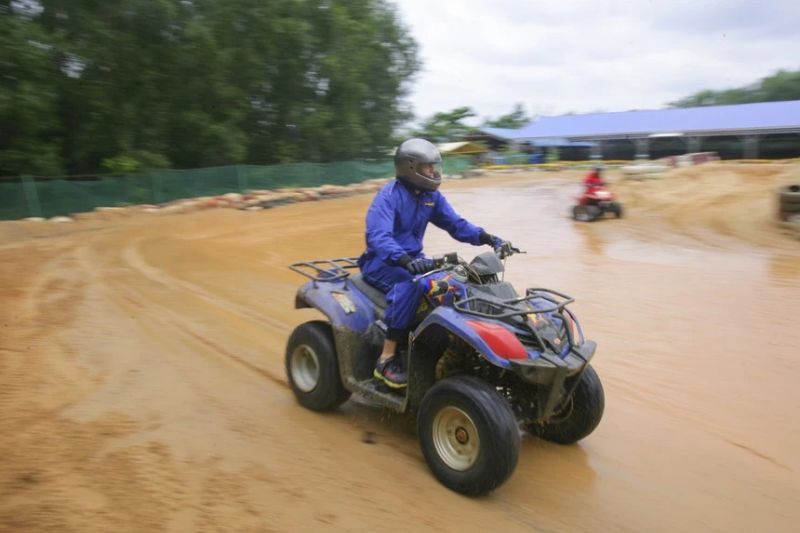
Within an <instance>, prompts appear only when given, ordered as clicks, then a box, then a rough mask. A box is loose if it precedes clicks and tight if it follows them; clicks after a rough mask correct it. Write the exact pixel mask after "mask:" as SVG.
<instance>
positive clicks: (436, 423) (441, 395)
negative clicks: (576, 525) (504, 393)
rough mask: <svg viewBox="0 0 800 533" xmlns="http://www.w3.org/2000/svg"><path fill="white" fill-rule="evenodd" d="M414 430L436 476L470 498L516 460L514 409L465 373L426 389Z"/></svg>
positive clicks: (502, 476) (517, 443)
mask: <svg viewBox="0 0 800 533" xmlns="http://www.w3.org/2000/svg"><path fill="white" fill-rule="evenodd" d="M417 434H418V435H419V442H420V447H421V448H422V454H423V455H424V456H425V461H426V462H427V463H428V467H429V468H430V469H431V471H432V472H433V475H434V476H436V479H438V480H439V481H440V482H441V483H442V484H443V485H444V486H446V487H447V488H449V489H452V490H454V491H456V492H460V493H462V494H467V495H469V496H478V495H480V494H485V493H487V492H489V491H491V490H493V489H495V488H497V487H498V486H500V485H501V484H502V483H503V482H504V481H505V480H506V479H508V477H509V476H510V475H511V473H512V472H513V471H514V468H515V467H516V465H517V460H518V459H519V449H520V436H519V431H518V430H517V423H516V420H515V418H514V413H513V412H512V411H511V408H510V407H509V405H508V403H507V402H506V401H505V400H504V399H503V398H501V397H500V396H499V395H498V394H497V391H496V390H495V389H494V388H493V387H491V386H489V385H488V384H487V383H485V382H484V381H481V380H479V379H477V378H474V377H470V376H454V377H451V378H446V379H443V380H441V381H439V382H438V383H436V384H435V385H434V386H433V387H431V389H430V390H429V391H428V392H427V393H426V394H425V397H424V398H423V399H422V403H421V404H420V407H419V413H418V414H417Z"/></svg>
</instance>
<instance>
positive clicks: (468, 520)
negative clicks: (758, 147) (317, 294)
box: [0, 165, 800, 531]
mask: <svg viewBox="0 0 800 533" xmlns="http://www.w3.org/2000/svg"><path fill="white" fill-rule="evenodd" d="M579 178H580V175H579V174H570V173H552V174H525V175H501V176H496V177H491V178H489V177H487V178H482V179H477V180H468V181H461V182H450V183H447V184H446V185H445V187H444V190H445V192H446V194H447V196H448V198H449V200H450V202H451V203H452V204H453V206H454V207H455V208H456V210H457V211H458V212H459V213H461V214H462V215H464V216H465V217H467V218H469V219H470V220H472V221H473V222H475V223H477V224H479V225H482V226H484V227H485V228H486V229H487V230H489V231H490V232H492V233H496V234H498V235H500V236H502V237H503V238H505V239H508V240H511V241H512V242H514V244H515V245H517V246H519V247H520V248H522V249H524V250H526V251H527V252H528V253H527V254H525V255H517V256H514V257H512V258H510V259H509V260H508V261H507V264H506V267H507V273H506V280H508V281H511V282H512V283H513V284H514V285H515V286H516V287H517V288H518V289H520V290H521V289H524V288H525V287H533V286H536V287H547V288H552V289H555V290H558V291H561V292H565V293H567V294H569V295H571V296H573V297H575V298H576V303H575V304H573V306H572V308H573V310H574V311H575V312H576V314H577V315H578V317H579V318H580V320H581V323H582V325H583V328H584V331H585V333H586V335H587V337H589V338H591V339H593V340H595V341H596V342H597V343H598V345H599V348H598V353H597V355H596V357H595V360H594V362H593V364H594V366H595V368H596V370H597V371H598V373H599V375H600V378H601V380H602V382H603V384H604V387H605V392H606V412H605V416H604V418H603V421H602V422H601V423H600V426H599V427H598V428H597V430H595V432H594V433H593V434H591V435H590V436H589V437H588V438H586V439H585V440H583V441H582V442H580V443H579V444H577V445H574V446H566V447H564V446H558V445H554V444H550V443H547V442H544V441H541V440H538V439H535V438H531V437H526V438H525V439H523V446H522V452H521V455H520V461H519V465H518V467H517V470H516V471H515V473H514V474H513V476H512V477H511V479H510V480H509V481H508V482H507V483H506V484H505V485H503V486H502V487H501V488H500V489H499V490H497V491H496V492H494V493H493V494H491V495H489V496H487V497H484V498H480V499H470V498H465V497H462V496H459V495H457V494H455V493H452V492H450V491H448V490H447V489H445V488H444V487H442V486H441V485H439V483H438V482H437V481H436V480H435V479H434V478H433V477H432V476H431V475H430V473H429V472H428V470H427V467H426V466H425V463H424V460H423V458H422V454H421V452H420V451H419V448H418V445H417V442H416V439H415V436H414V434H413V431H412V428H413V420H410V419H409V418H407V417H402V416H397V415H392V414H388V413H385V412H382V411H380V410H376V409H372V408H369V407H367V406H364V405H361V404H359V403H357V402H352V401H351V402H348V403H347V404H345V405H344V406H343V408H341V409H340V410H338V411H337V412H335V413H332V414H330V415H319V414H316V413H312V412H309V411H306V410H304V409H302V408H301V407H299V406H298V405H297V404H296V403H295V401H294V398H293V396H292V394H291V392H290V390H289V389H288V387H287V385H286V382H285V376H284V370H283V350H284V346H285V342H286V338H287V337H288V335H289V333H290V332H291V330H292V328H293V327H294V326H295V325H297V324H299V323H300V322H303V321H305V320H309V319H311V318H316V317H317V315H315V313H314V311H310V310H304V311H295V310H294V309H293V298H294V292H295V290H296V288H297V287H298V286H299V285H300V284H301V283H302V282H303V279H302V278H301V277H299V276H297V275H296V274H294V273H292V272H290V271H289V270H288V269H287V268H286V265H288V264H289V263H291V262H294V261H298V260H307V259H317V258H330V257H342V256H354V255H357V254H358V253H360V251H361V249H362V246H363V216H364V213H365V211H366V208H367V206H368V205H369V202H370V200H371V196H369V195H362V196H355V197H349V198H341V199H335V200H328V201H324V202H310V203H303V204H295V205H290V206H284V207H280V208H275V209H270V210H266V211H261V212H253V213H250V212H242V211H234V210H211V211H202V212H196V213H190V214H179V215H165V216H158V215H138V216H135V217H131V218H120V219H114V220H110V221H100V220H94V221H81V222H76V223H74V224H73V225H69V226H68V227H67V225H47V226H44V225H39V226H36V225H33V224H30V223H18V222H6V223H0V297H2V302H3V305H2V306H0V326H1V327H2V329H0V361H2V363H1V365H2V366H0V380H1V381H0V408H1V409H2V418H0V430H1V431H0V454H2V457H3V461H2V463H1V464H0V530H8V531H22V530H25V531H40V530H55V531H87V530H112V529H113V530H131V531H133V530H136V531H141V530H153V531H159V530H168V531H204V530H208V531H272V530H277V531H303V530H312V529H313V530H317V529H320V528H331V529H342V530H350V531H353V530H356V531H374V530H377V529H379V528H380V529H389V530H426V529H430V530H441V531H453V530H462V531H463V530H467V531H477V530H485V529H493V530H501V531H506V530H512V529H513V530H519V529H535V530H541V531H676V530H679V531H709V530H715V531H751V530H765V529H767V530H770V531H794V530H796V527H797V526H796V523H797V521H798V520H800V481H798V479H800V477H799V476H798V471H799V470H800V459H798V455H797V453H796V450H797V449H798V448H800V414H798V413H800V392H799V391H798V387H797V384H796V382H797V381H798V379H800V362H798V353H800V327H798V325H797V324H798V321H797V317H798V315H799V314H800V241H798V240H796V239H794V238H792V237H791V236H788V235H786V234H784V233H782V232H781V230H780V229H779V228H777V227H776V226H775V225H774V224H773V223H772V222H771V217H772V211H771V205H772V201H773V200H774V198H773V197H772V195H771V193H770V191H773V190H774V187H775V185H776V184H777V183H782V182H786V181H787V180H793V179H796V180H797V181H800V173H798V168H797V167H788V166H781V167H779V166H773V165H770V166H768V167H767V166H764V167H753V168H750V167H744V166H739V167H737V166H734V165H717V166H708V167H698V168H697V169H684V170H680V171H674V172H673V173H670V175H668V176H667V177H665V178H664V179H661V180H647V181H641V182H625V183H622V182H619V183H617V184H615V190H617V192H619V194H620V196H621V200H622V201H623V203H624V204H625V206H626V208H627V216H626V217H625V218H623V219H621V220H606V221H600V222H597V223H592V224H578V223H575V222H573V221H572V220H571V219H570V218H568V216H567V214H568V206H569V204H570V201H571V199H572V197H573V196H574V195H575V194H576V193H577V191H578V186H577V183H578V180H579ZM426 249H427V250H428V252H429V253H432V254H435V253H444V252H448V251H453V250H455V251H458V252H459V253H460V254H461V255H462V256H464V257H466V258H471V257H472V256H473V255H474V254H475V253H477V252H478V251H479V249H478V248H473V247H470V246H466V245H461V244H458V243H456V242H454V241H452V240H451V239H450V238H449V237H448V236H447V235H446V234H444V233H442V232H441V231H439V230H437V229H435V228H431V229H430V230H429V233H428V236H427V238H426ZM365 434H368V435H369V438H365ZM365 441H366V442H365Z"/></svg>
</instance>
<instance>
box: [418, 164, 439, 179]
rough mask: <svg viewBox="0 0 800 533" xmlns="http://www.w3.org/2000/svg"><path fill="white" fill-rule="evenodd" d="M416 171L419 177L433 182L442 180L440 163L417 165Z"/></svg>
mask: <svg viewBox="0 0 800 533" xmlns="http://www.w3.org/2000/svg"><path fill="white" fill-rule="evenodd" d="M416 171H417V174H419V175H420V176H421V177H424V178H427V179H429V180H433V181H440V180H441V179H442V174H443V173H444V172H443V169H442V163H441V162H439V163H417V164H416Z"/></svg>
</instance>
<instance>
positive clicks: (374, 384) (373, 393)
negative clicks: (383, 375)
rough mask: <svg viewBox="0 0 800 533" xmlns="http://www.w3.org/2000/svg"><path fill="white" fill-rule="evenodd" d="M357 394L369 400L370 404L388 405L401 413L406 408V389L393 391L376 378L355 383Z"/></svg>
mask: <svg viewBox="0 0 800 533" xmlns="http://www.w3.org/2000/svg"><path fill="white" fill-rule="evenodd" d="M355 389H356V390H355V391H354V392H356V393H357V394H359V395H361V396H363V397H364V399H366V400H369V402H370V403H372V404H379V405H381V406H383V407H388V408H389V409H391V410H393V411H397V412H398V413H402V412H403V411H405V409H406V389H400V390H399V391H393V390H392V389H390V388H389V387H387V386H386V385H385V384H384V383H381V382H380V381H378V380H376V379H365V380H363V381H359V382H357V383H355Z"/></svg>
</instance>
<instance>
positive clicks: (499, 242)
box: [480, 231, 508, 257]
mask: <svg viewBox="0 0 800 533" xmlns="http://www.w3.org/2000/svg"><path fill="white" fill-rule="evenodd" d="M480 242H481V244H488V245H489V246H491V247H492V248H494V251H495V253H496V254H497V255H500V256H501V257H503V254H502V253H501V252H502V250H503V245H504V244H508V241H505V240H503V239H501V238H500V237H498V236H497V235H491V234H489V233H486V232H485V231H484V232H481V235H480ZM506 255H507V254H506Z"/></svg>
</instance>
